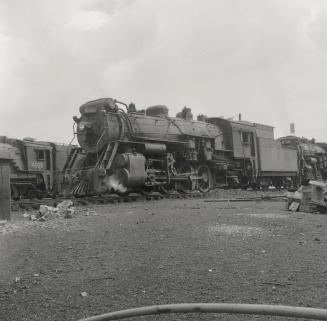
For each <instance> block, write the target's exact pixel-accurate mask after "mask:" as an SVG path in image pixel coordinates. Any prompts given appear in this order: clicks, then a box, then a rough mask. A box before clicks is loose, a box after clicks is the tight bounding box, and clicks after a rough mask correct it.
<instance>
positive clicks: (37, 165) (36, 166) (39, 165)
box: [32, 162, 43, 169]
mask: <svg viewBox="0 0 327 321" xmlns="http://www.w3.org/2000/svg"><path fill="white" fill-rule="evenodd" d="M32 168H34V169H43V163H41V162H32Z"/></svg>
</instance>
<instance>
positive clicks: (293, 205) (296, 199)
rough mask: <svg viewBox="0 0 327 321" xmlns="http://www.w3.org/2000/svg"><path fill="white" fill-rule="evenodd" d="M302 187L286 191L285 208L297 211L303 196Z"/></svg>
mask: <svg viewBox="0 0 327 321" xmlns="http://www.w3.org/2000/svg"><path fill="white" fill-rule="evenodd" d="M302 189H303V187H302V186H301V187H300V188H299V189H298V190H297V191H295V192H294V193H292V192H288V193H287V209H288V210H289V211H291V212H297V211H299V209H300V204H301V201H302V198H303V190H302Z"/></svg>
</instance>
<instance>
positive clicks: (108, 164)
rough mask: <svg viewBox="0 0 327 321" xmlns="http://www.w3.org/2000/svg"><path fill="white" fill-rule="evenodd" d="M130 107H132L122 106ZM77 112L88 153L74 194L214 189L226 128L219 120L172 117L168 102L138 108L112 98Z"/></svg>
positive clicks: (223, 161)
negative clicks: (222, 130) (217, 121)
mask: <svg viewBox="0 0 327 321" xmlns="http://www.w3.org/2000/svg"><path fill="white" fill-rule="evenodd" d="M120 107H124V108H126V112H125V111H124V110H123V109H122V108H120ZM80 114H81V116H80V117H79V118H78V117H74V120H75V122H76V127H77V130H76V134H77V139H78V142H79V144H80V146H81V148H82V149H83V150H84V151H85V152H86V157H85V163H84V168H83V169H82V170H80V171H79V172H78V173H75V177H74V179H73V180H75V186H74V188H73V192H74V194H85V193H88V192H90V191H94V192H96V193H105V192H110V191H112V190H114V191H116V192H121V193H124V192H128V191H130V190H135V189H141V190H142V191H151V190H154V189H157V188H160V189H161V190H165V191H167V190H170V189H178V190H183V191H186V190H195V189H198V190H200V191H203V192H205V191H208V190H209V189H210V188H211V187H213V184H214V177H213V175H212V170H213V168H215V169H216V171H221V170H224V168H225V166H226V164H227V162H226V159H224V157H223V153H222V155H221V157H219V151H222V143H223V142H222V132H221V130H220V128H219V127H218V126H216V125H213V124H210V123H206V122H201V121H193V120H186V119H182V118H172V117H169V116H168V108H167V107H166V106H161V105H158V106H152V107H149V108H148V109H147V110H145V111H144V110H143V111H137V110H136V109H135V106H134V105H133V104H130V105H129V106H127V105H126V104H123V103H121V102H119V101H117V100H114V99H112V98H104V99H99V100H95V101H91V102H88V103H86V104H84V105H82V106H81V107H80Z"/></svg>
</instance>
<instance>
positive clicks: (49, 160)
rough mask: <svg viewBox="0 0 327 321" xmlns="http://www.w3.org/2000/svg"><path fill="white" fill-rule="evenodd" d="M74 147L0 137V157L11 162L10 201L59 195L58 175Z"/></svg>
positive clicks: (29, 139)
mask: <svg viewBox="0 0 327 321" xmlns="http://www.w3.org/2000/svg"><path fill="white" fill-rule="evenodd" d="M76 148H77V146H67V145H63V144H55V143H49V142H42V141H35V140H34V139H31V138H25V139H23V140H19V139H13V138H7V137H6V136H0V155H1V154H2V153H5V154H7V155H9V157H10V159H11V161H10V164H11V178H10V185H11V195H12V198H13V199H19V198H41V197H44V196H49V195H54V194H56V193H57V192H58V190H59V186H58V184H60V182H59V181H58V177H59V175H58V174H59V173H60V172H61V171H62V170H63V169H64V166H65V164H66V163H67V160H68V156H69V155H70V154H71V151H74V150H75V149H76Z"/></svg>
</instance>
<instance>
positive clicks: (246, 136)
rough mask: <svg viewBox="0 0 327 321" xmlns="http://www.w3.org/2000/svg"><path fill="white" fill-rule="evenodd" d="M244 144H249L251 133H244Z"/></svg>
mask: <svg viewBox="0 0 327 321" xmlns="http://www.w3.org/2000/svg"><path fill="white" fill-rule="evenodd" d="M242 143H243V144H249V133H247V132H242Z"/></svg>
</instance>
